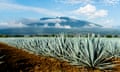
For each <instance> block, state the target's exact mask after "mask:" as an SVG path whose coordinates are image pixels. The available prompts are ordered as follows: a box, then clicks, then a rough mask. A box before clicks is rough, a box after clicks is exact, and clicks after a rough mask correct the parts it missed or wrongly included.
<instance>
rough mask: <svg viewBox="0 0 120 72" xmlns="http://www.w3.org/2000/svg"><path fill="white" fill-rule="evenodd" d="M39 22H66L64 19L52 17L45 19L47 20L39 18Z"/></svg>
mask: <svg viewBox="0 0 120 72" xmlns="http://www.w3.org/2000/svg"><path fill="white" fill-rule="evenodd" d="M40 22H41V23H60V22H66V20H64V19H58V18H53V19H47V20H40Z"/></svg>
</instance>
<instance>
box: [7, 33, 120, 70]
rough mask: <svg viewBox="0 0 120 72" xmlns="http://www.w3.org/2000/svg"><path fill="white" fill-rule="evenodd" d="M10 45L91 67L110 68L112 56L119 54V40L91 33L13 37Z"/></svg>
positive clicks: (115, 56) (112, 64)
mask: <svg viewBox="0 0 120 72" xmlns="http://www.w3.org/2000/svg"><path fill="white" fill-rule="evenodd" d="M7 42H8V43H9V44H10V45H13V46H16V47H17V48H23V49H25V50H28V51H30V52H33V53H34V54H38V55H44V56H52V57H55V58H58V59H62V60H64V61H68V62H70V63H71V64H72V65H78V66H84V67H86V68H92V69H100V70H105V69H112V67H113V66H115V65H116V64H114V63H113V62H112V61H111V60H112V58H117V57H119V56H120V48H119V47H120V46H119V41H118V42H113V41H110V40H104V39H103V38H100V37H99V36H98V37H95V36H94V35H92V36H91V37H90V36H88V37H87V38H83V37H80V36H78V37H73V38H69V37H65V36H64V34H61V35H60V36H56V37H53V38H31V39H29V38H28V39H27V38H26V39H24V38H23V39H15V40H13V41H12V42H11V41H9V40H8V41H7Z"/></svg>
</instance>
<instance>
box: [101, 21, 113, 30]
mask: <svg viewBox="0 0 120 72" xmlns="http://www.w3.org/2000/svg"><path fill="white" fill-rule="evenodd" d="M102 22H103V25H104V28H113V24H114V20H113V19H106V20H103V21H102Z"/></svg>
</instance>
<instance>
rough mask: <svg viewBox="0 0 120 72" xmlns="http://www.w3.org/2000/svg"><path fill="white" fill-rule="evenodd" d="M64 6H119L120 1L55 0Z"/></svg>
mask: <svg viewBox="0 0 120 72" xmlns="http://www.w3.org/2000/svg"><path fill="white" fill-rule="evenodd" d="M55 1H57V2H61V3H64V4H71V5H75V4H102V5H103V4H105V5H117V4H119V2H120V0H55Z"/></svg>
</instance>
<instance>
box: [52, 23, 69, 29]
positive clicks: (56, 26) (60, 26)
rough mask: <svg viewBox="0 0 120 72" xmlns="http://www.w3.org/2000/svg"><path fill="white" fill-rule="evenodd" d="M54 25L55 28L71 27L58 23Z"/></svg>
mask: <svg viewBox="0 0 120 72" xmlns="http://www.w3.org/2000/svg"><path fill="white" fill-rule="evenodd" d="M54 27H55V28H65V29H70V28H71V26H69V25H60V24H59V23H56V24H55V26H54Z"/></svg>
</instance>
